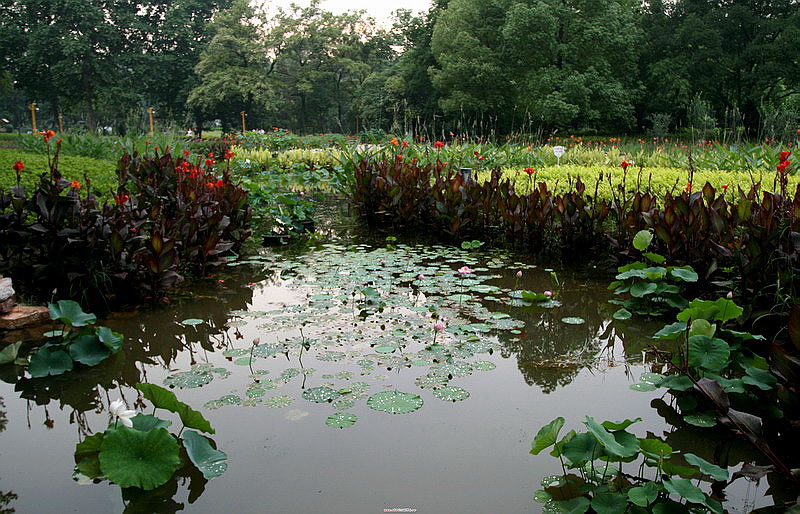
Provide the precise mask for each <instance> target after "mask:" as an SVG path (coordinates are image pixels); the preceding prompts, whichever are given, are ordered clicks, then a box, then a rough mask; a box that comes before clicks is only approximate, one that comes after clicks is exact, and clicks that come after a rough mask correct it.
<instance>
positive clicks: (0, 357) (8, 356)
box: [0, 341, 22, 366]
mask: <svg viewBox="0 0 800 514" xmlns="http://www.w3.org/2000/svg"><path fill="white" fill-rule="evenodd" d="M20 346H22V341H17V342H16V343H11V344H9V345H8V346H6V347H5V348H3V350H2V351H0V366H2V365H3V364H8V363H9V362H14V361H15V360H16V358H17V353H19V347H20Z"/></svg>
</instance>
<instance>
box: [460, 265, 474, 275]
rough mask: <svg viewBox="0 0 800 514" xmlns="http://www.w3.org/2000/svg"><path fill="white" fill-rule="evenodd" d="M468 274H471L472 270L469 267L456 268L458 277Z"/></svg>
mask: <svg viewBox="0 0 800 514" xmlns="http://www.w3.org/2000/svg"><path fill="white" fill-rule="evenodd" d="M470 273H472V269H471V268H470V267H469V266H462V267H460V268H458V274H459V275H469V274H470Z"/></svg>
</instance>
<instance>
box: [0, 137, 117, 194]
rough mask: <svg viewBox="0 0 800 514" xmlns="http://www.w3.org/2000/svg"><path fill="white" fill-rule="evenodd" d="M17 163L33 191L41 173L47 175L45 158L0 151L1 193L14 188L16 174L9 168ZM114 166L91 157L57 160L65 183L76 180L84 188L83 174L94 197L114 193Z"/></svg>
mask: <svg viewBox="0 0 800 514" xmlns="http://www.w3.org/2000/svg"><path fill="white" fill-rule="evenodd" d="M17 161H22V163H23V164H24V165H25V169H24V170H22V183H23V184H25V185H26V186H27V187H32V186H33V185H34V184H35V183H36V182H38V180H39V175H41V174H42V173H50V168H49V167H48V165H47V156H46V155H41V154H35V153H28V152H26V151H24V150H21V149H15V148H0V190H2V191H3V192H7V191H8V188H10V187H11V186H15V185H16V184H17V179H16V174H15V172H14V169H13V168H12V166H14V163H15V162H17ZM116 167H117V165H116V163H115V162H112V161H106V160H102V159H92V158H90V157H76V156H70V155H62V156H61V157H60V159H59V166H58V168H59V170H60V171H61V174H62V175H63V176H64V178H65V179H67V180H69V181H72V180H77V181H78V182H80V183H81V184H84V182H85V179H84V174H86V175H88V177H89V178H90V179H91V181H92V192H93V193H94V194H96V195H97V196H105V197H108V195H109V193H111V192H112V191H116V189H117V174H116Z"/></svg>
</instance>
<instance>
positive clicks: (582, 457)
mask: <svg viewBox="0 0 800 514" xmlns="http://www.w3.org/2000/svg"><path fill="white" fill-rule="evenodd" d="M562 454H563V455H564V457H566V458H567V459H568V460H569V461H570V463H571V464H572V466H573V467H580V466H582V465H583V464H584V463H586V462H590V461H592V460H594V459H596V458H598V457H600V456H601V455H604V452H603V447H602V446H601V445H600V443H599V442H598V441H597V439H595V437H594V436H593V435H592V434H589V433H587V432H582V433H580V434H577V435H575V436H574V437H572V438H571V439H570V440H569V441H568V442H567V443H566V444H564V446H563V448H562Z"/></svg>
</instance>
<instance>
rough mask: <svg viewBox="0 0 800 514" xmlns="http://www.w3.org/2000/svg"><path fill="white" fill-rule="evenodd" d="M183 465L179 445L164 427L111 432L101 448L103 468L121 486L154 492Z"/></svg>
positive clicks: (101, 465)
mask: <svg viewBox="0 0 800 514" xmlns="http://www.w3.org/2000/svg"><path fill="white" fill-rule="evenodd" d="M180 465H181V458H180V449H179V447H178V442H177V441H176V440H175V438H174V437H172V436H171V435H170V433H169V432H167V431H166V430H165V429H163V428H156V429H153V430H148V431H146V432H143V431H141V430H134V429H132V428H127V427H125V426H118V427H117V428H115V429H108V430H106V432H105V436H104V437H103V444H102V446H101V447H100V469H101V470H102V471H103V473H104V474H105V475H106V476H107V477H108V479H109V480H110V481H112V482H114V483H115V484H117V485H119V486H120V487H138V488H140V489H144V490H146V491H148V490H151V489H155V488H156V487H158V486H160V485H161V484H163V483H165V482H166V481H167V480H169V479H170V478H171V477H172V475H173V474H174V473H175V471H176V470H177V469H178V468H179V467H180Z"/></svg>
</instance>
